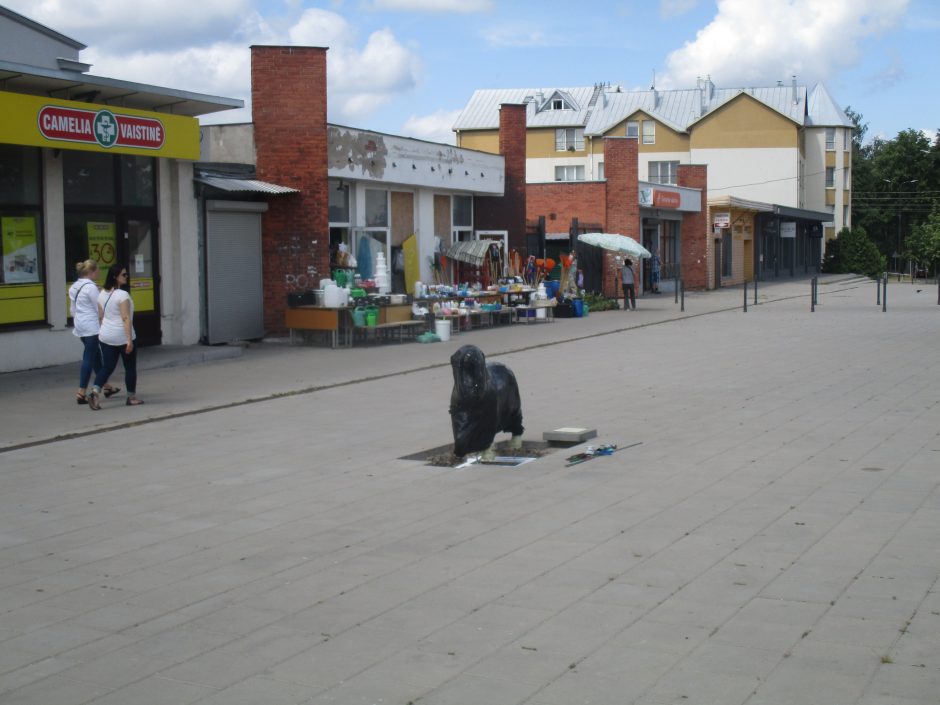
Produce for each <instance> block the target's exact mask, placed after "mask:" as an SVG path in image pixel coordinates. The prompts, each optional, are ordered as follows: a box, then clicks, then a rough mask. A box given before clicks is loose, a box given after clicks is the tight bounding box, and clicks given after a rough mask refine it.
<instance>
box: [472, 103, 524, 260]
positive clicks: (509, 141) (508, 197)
mask: <svg viewBox="0 0 940 705" xmlns="http://www.w3.org/2000/svg"><path fill="white" fill-rule="evenodd" d="M525 115H526V106H525V105H515V104H503V105H500V106H499V153H500V154H501V155H502V156H503V159H504V165H505V172H504V180H503V195H502V196H480V197H478V198H474V199H473V201H474V210H473V225H474V227H475V228H476V229H477V230H506V231H508V233H509V249H510V250H518V251H519V252H520V253H524V252H525V247H526V242H525V233H526V225H525V215H526V205H525V204H526V186H525V134H526V126H525Z"/></svg>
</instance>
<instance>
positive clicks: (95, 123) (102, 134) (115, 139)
mask: <svg viewBox="0 0 940 705" xmlns="http://www.w3.org/2000/svg"><path fill="white" fill-rule="evenodd" d="M39 131H40V132H41V133H42V136H43V137H45V138H46V139H47V140H62V141H64V142H85V143H87V144H95V143H97V144H99V145H101V146H102V147H104V148H105V149H110V148H111V147H115V146H118V147H139V148H140V149H160V147H162V146H163V143H164V141H165V140H164V136H165V133H164V129H163V123H162V122H161V121H160V120H157V119H155V118H143V117H136V116H133V115H123V114H121V113H114V112H111V111H110V110H105V109H101V110H97V111H94V110H78V109H76V108H63V107H60V106H54V105H47V106H46V107H44V108H43V109H42V110H40V111H39Z"/></svg>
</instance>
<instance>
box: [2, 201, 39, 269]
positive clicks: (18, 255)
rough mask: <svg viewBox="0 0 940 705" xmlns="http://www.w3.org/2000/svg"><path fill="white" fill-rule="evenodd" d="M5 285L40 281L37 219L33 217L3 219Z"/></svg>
mask: <svg viewBox="0 0 940 705" xmlns="http://www.w3.org/2000/svg"><path fill="white" fill-rule="evenodd" d="M0 229H2V230H3V276H2V277H0V281H2V282H3V283H4V284H30V283H34V282H38V281H39V249H38V247H37V245H36V219H35V218H34V217H32V216H25V217H14V218H2V219H0Z"/></svg>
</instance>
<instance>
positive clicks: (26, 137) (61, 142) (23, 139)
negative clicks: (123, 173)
mask: <svg viewBox="0 0 940 705" xmlns="http://www.w3.org/2000/svg"><path fill="white" fill-rule="evenodd" d="M0 114H2V115H3V123H2V126H0V142H5V143H7V144H22V145H28V146H32V147H51V148H58V149H77V150H82V151H88V152H115V153H118V154H138V155H141V156H151V157H171V158H174V159H193V160H195V159H198V158H199V121H198V120H196V118H191V117H186V116H184V115H168V114H166V113H153V112H149V111H145V110H132V109H130V108H118V107H115V106H112V105H96V104H94V103H78V102H75V101H72V100H56V99H52V98H45V97H42V96H34V95H23V94H20V93H8V92H6V91H0Z"/></svg>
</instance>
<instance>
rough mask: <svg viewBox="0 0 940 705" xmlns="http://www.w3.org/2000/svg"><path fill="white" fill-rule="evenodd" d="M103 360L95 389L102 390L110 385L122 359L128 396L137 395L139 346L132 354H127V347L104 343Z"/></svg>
mask: <svg viewBox="0 0 940 705" xmlns="http://www.w3.org/2000/svg"><path fill="white" fill-rule="evenodd" d="M101 358H102V363H101V369H100V370H99V371H98V374H96V375H95V389H101V388H102V387H103V386H104V385H105V384H107V383H108V380H109V379H110V378H111V374H112V373H113V372H114V370H115V368H116V367H117V363H118V358H120V360H121V362H122V363H124V386H125V387H126V388H127V396H129V397H132V396H134V395H135V394H136V393H137V345H136V344H135V345H134V349H133V350H131V352H127V346H126V345H108V344H106V343H102V344H101Z"/></svg>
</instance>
